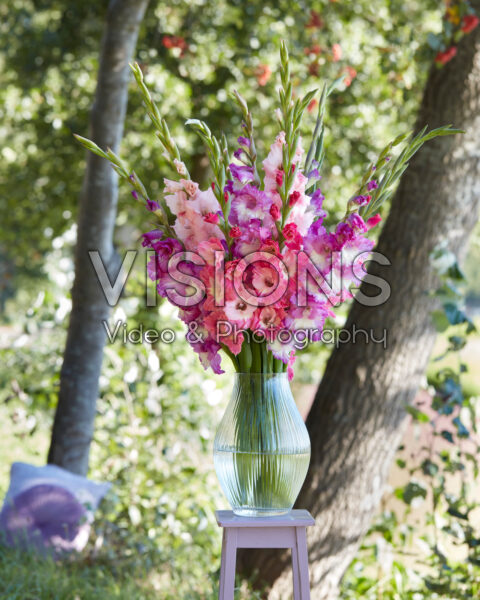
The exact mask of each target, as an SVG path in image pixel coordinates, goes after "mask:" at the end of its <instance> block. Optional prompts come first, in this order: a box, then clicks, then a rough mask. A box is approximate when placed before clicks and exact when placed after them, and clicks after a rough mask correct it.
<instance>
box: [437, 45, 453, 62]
mask: <svg viewBox="0 0 480 600" xmlns="http://www.w3.org/2000/svg"><path fill="white" fill-rule="evenodd" d="M456 53H457V48H456V47H455V46H450V48H448V50H445V52H439V53H438V54H437V56H436V57H435V62H436V63H439V64H441V65H445V64H446V63H448V62H449V61H451V60H452V58H453V57H454V56H455V55H456Z"/></svg>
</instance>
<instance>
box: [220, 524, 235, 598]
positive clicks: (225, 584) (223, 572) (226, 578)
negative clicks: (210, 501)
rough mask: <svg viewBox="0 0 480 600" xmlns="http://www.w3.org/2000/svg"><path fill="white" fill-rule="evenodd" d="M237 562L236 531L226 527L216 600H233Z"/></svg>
mask: <svg viewBox="0 0 480 600" xmlns="http://www.w3.org/2000/svg"><path fill="white" fill-rule="evenodd" d="M236 561H237V530H236V528H234V527H228V528H225V529H224V530H223V541H222V564H221V567H220V587H219V590H218V600H233V595H234V590H235V563H236Z"/></svg>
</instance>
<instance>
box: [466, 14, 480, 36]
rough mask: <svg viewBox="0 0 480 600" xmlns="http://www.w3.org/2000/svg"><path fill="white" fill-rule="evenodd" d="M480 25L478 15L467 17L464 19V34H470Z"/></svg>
mask: <svg viewBox="0 0 480 600" xmlns="http://www.w3.org/2000/svg"><path fill="white" fill-rule="evenodd" d="M479 23H480V19H479V18H478V17H477V16H476V15H465V16H464V17H463V19H462V31H463V33H470V32H471V31H473V30H474V29H475V27H476V26H477V25H478V24H479Z"/></svg>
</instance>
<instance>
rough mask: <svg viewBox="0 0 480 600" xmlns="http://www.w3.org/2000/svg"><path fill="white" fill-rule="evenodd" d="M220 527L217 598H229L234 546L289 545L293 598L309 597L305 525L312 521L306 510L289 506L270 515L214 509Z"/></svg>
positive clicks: (232, 585) (234, 559)
mask: <svg viewBox="0 0 480 600" xmlns="http://www.w3.org/2000/svg"><path fill="white" fill-rule="evenodd" d="M215 516H216V519H217V523H218V525H219V526H220V527H222V528H223V541H222V564H221V568H220V588H219V594H218V598H219V600H233V595H234V588H235V565H236V557H237V548H290V549H291V550H292V571H293V597H294V600H310V582H309V575H308V553H307V535H306V528H307V527H309V526H311V525H314V524H315V519H314V518H313V517H312V515H311V514H310V513H309V512H308V511H307V510H292V511H290V512H289V513H287V514H285V515H278V516H274V517H240V516H238V515H235V514H234V512H233V511H231V510H217V511H216V513H215Z"/></svg>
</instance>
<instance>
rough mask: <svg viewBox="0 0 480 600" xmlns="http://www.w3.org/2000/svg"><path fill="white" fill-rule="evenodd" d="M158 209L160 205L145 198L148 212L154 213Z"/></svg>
mask: <svg viewBox="0 0 480 600" xmlns="http://www.w3.org/2000/svg"><path fill="white" fill-rule="evenodd" d="M159 208H160V204H159V203H158V202H155V201H154V200H149V199H148V198H147V210H149V211H150V212H155V211H156V210H158V209H159Z"/></svg>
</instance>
